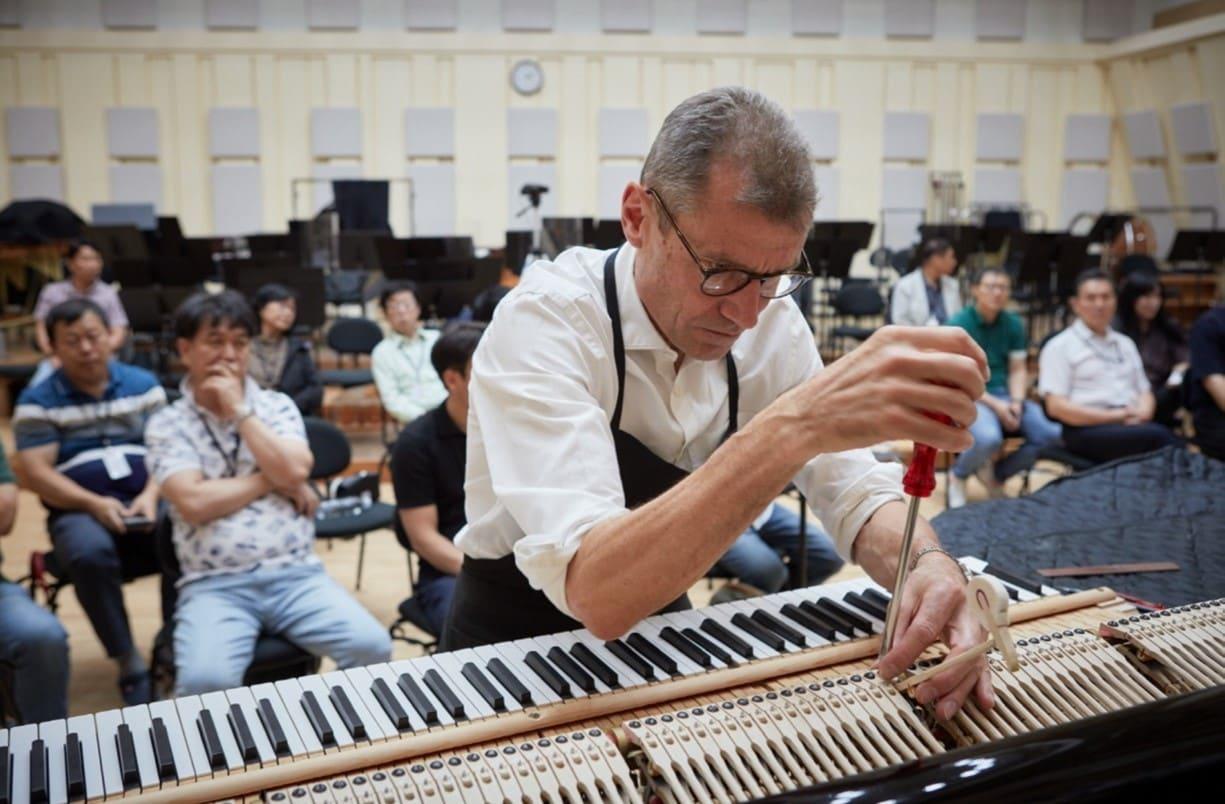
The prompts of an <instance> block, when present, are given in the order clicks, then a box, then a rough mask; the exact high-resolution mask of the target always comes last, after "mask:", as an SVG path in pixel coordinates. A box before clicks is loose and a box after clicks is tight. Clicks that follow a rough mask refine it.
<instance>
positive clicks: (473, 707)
mask: <svg viewBox="0 0 1225 804" xmlns="http://www.w3.org/2000/svg"><path fill="white" fill-rule="evenodd" d="M465 656H466V657H467V658H464V659H462V660H461V658H460V657H459V656H457V655H456V654H455V653H436V654H434V655H433V656H430V657H429V658H430V659H431V660H432V661H433V663H434V664H435V665H437V666H438V672H440V673H441V674H442V677H443V678H444V679H445V680H446V682H447V686H448V687H450V688H451V691H452V692H454V693H455V694H456V696H458V697H459V699H460V700H461V701H463V702H464V712H465V713H466V714H467V715H468V719H469V720H481V719H483V718H487V717H494V716H495V715H496V714H497V713H496V712H494V711H493V707H491V706H490V705H489V702H488V701H486V700H485V698H484V696H482V695H481V693H480V692H478V691H477V690H476V688H475V687H473V686H472V685H471V684H470V683H468V679H466V678H464V674H463V667H464V662H466V661H467V662H470V661H472V655H471V652H470V651H469V652H468V653H466V654H465Z"/></svg>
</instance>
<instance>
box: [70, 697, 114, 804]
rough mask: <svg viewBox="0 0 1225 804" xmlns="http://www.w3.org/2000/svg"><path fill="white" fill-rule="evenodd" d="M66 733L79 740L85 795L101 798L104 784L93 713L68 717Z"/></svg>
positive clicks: (89, 797) (91, 798)
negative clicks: (73, 735) (83, 767)
mask: <svg viewBox="0 0 1225 804" xmlns="http://www.w3.org/2000/svg"><path fill="white" fill-rule="evenodd" d="M68 733H69V734H75V735H77V739H79V740H80V741H81V764H82V765H84V766H85V797H86V798H88V799H90V800H93V799H100V798H102V797H103V796H104V795H105V794H106V792H105V786H104V783H103V781H102V761H101V759H99V757H98V732H97V730H96V729H95V728H94V716H93V715H77V716H76V717H70V718H68Z"/></svg>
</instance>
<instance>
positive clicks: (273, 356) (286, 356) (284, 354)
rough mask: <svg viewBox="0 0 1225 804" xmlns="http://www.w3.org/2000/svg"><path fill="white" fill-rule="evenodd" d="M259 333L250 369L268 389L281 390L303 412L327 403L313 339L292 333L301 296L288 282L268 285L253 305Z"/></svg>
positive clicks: (314, 411)
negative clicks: (285, 284) (312, 348)
mask: <svg viewBox="0 0 1225 804" xmlns="http://www.w3.org/2000/svg"><path fill="white" fill-rule="evenodd" d="M252 306H253V307H254V308H255V317H256V319H257V320H258V321H259V334H258V335H256V336H255V338H254V339H253V340H252V341H251V362H250V364H249V365H248V366H247V373H248V374H250V375H251V379H253V380H255V382H256V383H257V384H258V385H259V387H260V388H263V389H264V390H265V391H268V390H272V391H280V392H281V393H283V394H285V395H286V396H288V397H289V398H290V399H292V400H293V403H294V404H295V405H297V406H298V410H299V411H301V413H302V415H303V416H314V415H316V414H317V413H318V412H319V408H320V406H321V405H322V404H323V384H322V383H321V382H319V374H318V371H317V370H316V368H315V358H314V357H312V356H311V345H310V341H308V340H307V339H305V338H296V337H294V336H292V335H290V334H289V333H290V331H291V330H292V329H293V325H294V319H296V318H297V316H298V297H297V294H296V293H294V291H292V290H290V289H289V288H287V287H285V286H284V285H277V284H270V285H264V286H263V287H262V288H260V289H259V290H258V291H256V293H255V300H254V303H253V305H252Z"/></svg>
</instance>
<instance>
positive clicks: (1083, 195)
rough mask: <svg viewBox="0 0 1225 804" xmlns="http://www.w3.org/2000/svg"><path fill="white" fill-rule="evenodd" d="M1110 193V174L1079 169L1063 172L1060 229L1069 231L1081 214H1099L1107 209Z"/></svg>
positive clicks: (1098, 170)
mask: <svg viewBox="0 0 1225 804" xmlns="http://www.w3.org/2000/svg"><path fill="white" fill-rule="evenodd" d="M1109 192H1110V173H1109V171H1106V170H1102V169H1100V168H1077V169H1075V170H1065V171H1064V172H1063V186H1062V189H1061V190H1060V193H1059V221H1058V228H1060V229H1067V228H1068V224H1069V223H1071V222H1072V219H1073V218H1074V217H1076V215H1077V214H1079V213H1081V212H1090V213H1093V214H1095V215H1096V214H1097V213H1099V212H1101V211H1102V210H1104V209H1105V208H1106V202H1107V199H1108V197H1109Z"/></svg>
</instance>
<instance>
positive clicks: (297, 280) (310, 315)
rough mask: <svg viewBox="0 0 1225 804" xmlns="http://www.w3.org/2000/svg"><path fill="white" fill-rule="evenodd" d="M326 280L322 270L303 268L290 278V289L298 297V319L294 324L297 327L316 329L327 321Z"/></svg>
mask: <svg viewBox="0 0 1225 804" xmlns="http://www.w3.org/2000/svg"><path fill="white" fill-rule="evenodd" d="M324 279H325V278H324V275H323V269H322V268H303V269H301V270H299V271H295V272H294V273H293V274H292V275H291V276H290V278H289V283H288V284H289V287H290V288H292V289H293V290H294V292H296V293H297V295H298V317H297V320H296V321H295V322H294V323H295V325H296V326H306V327H310V328H311V329H316V328H318V327H322V326H323V325H324V323H325V322H326V321H327V315H326V313H325V309H326V307H325V305H326V303H327V292H326V289H325V281H324Z"/></svg>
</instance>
